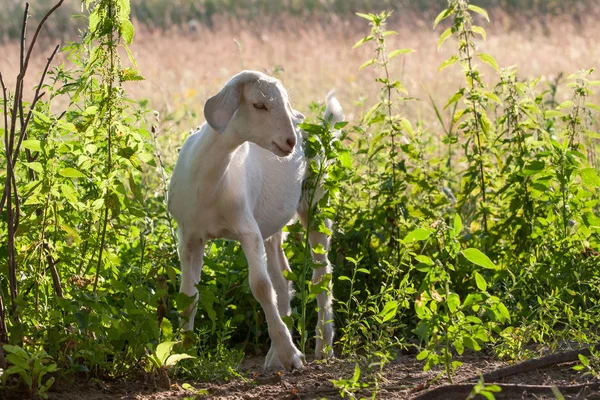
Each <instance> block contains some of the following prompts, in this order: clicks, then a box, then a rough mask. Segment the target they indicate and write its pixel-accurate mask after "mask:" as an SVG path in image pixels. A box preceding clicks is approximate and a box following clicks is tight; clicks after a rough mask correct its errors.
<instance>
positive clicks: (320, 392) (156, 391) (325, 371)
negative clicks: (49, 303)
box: [5, 355, 600, 400]
mask: <svg viewBox="0 0 600 400" xmlns="http://www.w3.org/2000/svg"><path fill="white" fill-rule="evenodd" d="M460 361H462V362H463V363H464V365H463V366H461V367H459V368H458V370H457V372H456V375H455V377H454V383H461V382H466V381H467V380H468V379H469V378H471V377H473V376H477V375H478V374H480V373H486V372H490V371H493V370H496V369H498V368H501V367H504V366H506V365H507V364H506V363H502V362H499V361H494V360H491V359H485V358H482V357H481V356H480V355H479V356H478V357H474V356H468V357H463V358H462V359H460ZM262 362H263V360H262V358H249V359H246V360H245V361H244V362H243V364H242V370H243V373H242V374H243V375H244V376H245V378H244V379H235V380H232V381H231V382H226V383H205V382H204V383H201V382H187V383H188V384H190V385H191V386H192V387H193V388H195V389H196V390H203V391H205V393H208V394H203V395H200V394H198V393H199V392H194V391H192V390H184V389H182V387H181V385H183V384H184V382H173V383H172V384H171V389H170V390H163V389H160V388H159V386H160V385H159V384H158V381H157V379H154V378H147V379H146V380H144V381H141V380H138V381H134V382H131V381H118V382H111V383H106V382H101V381H96V380H89V381H87V382H85V383H84V382H82V383H74V382H70V383H63V384H60V385H56V387H55V388H53V391H52V392H51V393H49V399H64V400H81V399H86V400H97V399H111V400H114V399H139V400H165V399H205V398H208V399H222V400H233V399H241V400H259V399H260V400H267V399H276V400H279V399H282V400H299V399H302V400H307V399H340V398H342V397H341V396H340V391H339V389H336V388H335V387H334V386H333V384H332V383H331V381H330V380H332V379H335V380H337V379H350V378H352V376H353V373H354V366H355V363H354V362H350V361H344V360H334V361H332V362H330V363H328V364H323V363H317V362H310V363H308V364H307V365H306V366H305V368H304V369H303V370H301V371H293V372H289V373H288V372H269V373H265V372H262V368H261V365H262ZM573 365H574V364H572V363H565V364H561V365H557V366H554V367H551V368H547V369H542V370H535V371H530V372H528V373H524V374H519V375H515V376H512V377H510V378H505V379H504V380H500V381H499V382H502V383H513V384H517V383H518V384H529V385H557V386H564V385H574V384H581V383H586V382H590V381H591V380H592V378H591V377H589V376H583V375H582V374H581V373H577V372H575V371H573V369H572V367H573ZM361 370H362V375H361V381H362V382H367V383H370V385H369V386H370V387H369V388H368V389H365V390H362V391H360V392H358V393H356V394H355V395H356V398H357V399H360V398H369V399H370V398H371V397H372V395H373V392H372V390H373V388H374V385H373V381H372V379H371V378H370V377H369V376H368V373H367V370H368V367H367V366H363V367H362V368H361ZM439 372H440V370H437V371H428V372H423V363H422V362H419V361H416V360H415V357H414V355H403V356H400V357H399V358H398V359H397V360H394V361H392V362H391V363H389V364H388V365H386V367H385V370H384V378H383V379H381V380H380V381H379V388H380V390H379V392H378V394H377V396H376V398H377V399H412V398H415V397H416V396H418V395H421V394H423V393H425V392H426V391H427V390H431V389H432V388H435V387H438V386H443V385H447V382H446V380H445V379H444V378H440V379H439V380H437V381H436V382H434V383H433V384H431V386H430V387H428V388H427V389H425V387H426V385H427V384H428V383H429V382H430V381H431V380H432V379H433V378H435V376H436V375H437V374H438V373H439ZM519 390H520V389H519ZM15 396H17V397H10V396H6V397H5V398H9V399H10V398H22V397H20V396H18V395H17V394H15ZM466 397H467V396H464V395H455V394H452V393H451V392H450V391H448V392H446V391H444V392H442V395H438V396H433V397H429V398H431V399H433V398H436V399H450V400H451V399H465V398H466ZM345 398H348V395H346V397H345ZM475 398H477V399H483V397H482V396H478V397H475ZM518 398H521V399H553V398H556V397H555V396H554V395H552V394H551V393H549V394H548V395H541V394H536V395H533V394H531V393H528V392H527V390H522V391H521V390H520V391H519V395H515V394H514V393H512V394H505V395H502V394H500V393H497V394H496V399H518ZM564 398H565V399H600V393H599V392H591V391H587V392H580V393H576V394H571V395H566V394H565V396H564Z"/></svg>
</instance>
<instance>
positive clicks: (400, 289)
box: [335, 0, 600, 379]
mask: <svg viewBox="0 0 600 400" xmlns="http://www.w3.org/2000/svg"><path fill="white" fill-rule="evenodd" d="M359 16H360V17H362V18H365V19H367V20H368V21H369V23H370V25H371V32H370V34H369V35H367V36H366V37H364V38H363V39H361V40H360V41H359V42H358V43H357V44H356V46H361V45H363V44H368V43H373V44H374V51H375V55H376V56H375V57H374V58H372V59H370V60H368V61H367V62H366V63H364V64H363V66H362V67H361V69H362V68H365V67H368V66H371V67H374V68H376V70H377V71H381V75H380V77H379V78H377V82H378V83H379V84H381V87H382V94H381V97H380V101H379V102H377V103H375V104H374V105H373V106H372V107H370V108H367V109H366V111H365V113H364V115H363V116H362V118H361V120H360V122H359V123H358V124H357V125H356V126H353V127H352V129H351V132H350V134H349V135H348V138H349V139H350V140H351V141H352V145H351V146H352V147H351V151H352V152H353V153H355V154H356V158H355V171H354V173H353V174H352V176H351V179H350V180H349V181H347V183H346V184H345V185H343V186H342V188H341V190H340V193H341V194H342V197H343V199H344V202H343V205H342V206H341V207H340V209H339V210H338V221H340V222H339V224H340V227H339V230H338V232H336V235H335V239H336V245H337V246H338V263H337V269H336V271H339V273H340V275H341V276H340V277H339V280H340V283H339V284H338V285H337V286H336V291H337V292H338V293H336V299H338V310H337V312H338V316H339V318H340V320H341V322H342V323H341V324H339V325H341V326H342V328H341V329H340V332H341V336H340V339H339V342H340V345H341V347H342V352H343V354H348V355H356V354H357V350H358V349H363V348H364V349H367V348H368V346H369V344H372V343H376V346H377V347H378V348H379V349H388V350H389V349H394V348H395V349H397V348H398V346H400V347H401V346H402V345H406V343H407V342H408V343H410V342H413V343H415V344H416V343H418V347H420V348H421V351H420V353H419V356H418V358H419V359H423V360H426V363H425V368H426V369H429V368H433V367H435V366H436V365H438V364H442V365H444V367H445V368H444V372H445V373H446V375H447V376H448V378H449V379H451V376H452V374H453V372H454V370H455V369H456V368H457V367H458V366H459V365H460V362H459V361H458V360H456V355H460V354H462V353H463V351H464V350H465V349H471V350H473V351H479V350H481V349H483V348H484V347H485V346H490V345H492V344H493V345H494V349H495V350H496V351H497V353H498V354H499V355H500V356H502V357H510V358H519V357H524V356H526V355H527V350H526V349H525V347H524V346H525V345H527V344H531V343H546V344H551V345H552V344H553V343H558V341H559V340H561V339H567V338H568V339H569V340H577V341H579V342H583V343H587V342H592V341H593V340H594V339H593V338H594V337H596V335H595V334H594V333H593V331H592V330H590V329H589V326H590V325H589V323H590V321H595V320H597V318H598V314H597V312H596V311H595V308H593V307H594V305H595V304H596V303H597V301H596V300H595V299H597V296H598V290H599V285H598V283H597V282H598V273H597V271H595V270H593V268H592V269H590V268H591V265H597V263H598V254H597V250H595V249H597V248H598V240H599V238H598V235H599V233H600V232H599V228H598V227H599V226H600V224H599V223H598V222H599V220H598V217H597V215H598V187H599V184H600V180H598V172H597V168H598V166H597V164H596V161H595V154H596V153H595V150H596V148H597V139H598V134H597V123H595V122H594V117H595V113H596V112H597V111H598V109H599V108H598V106H597V105H595V104H593V103H592V102H590V98H591V97H592V96H593V92H592V89H593V87H594V86H596V85H598V84H599V82H598V81H594V80H592V79H591V78H590V76H591V75H592V74H593V71H592V70H588V71H581V72H579V73H576V74H574V75H572V76H570V77H569V83H568V86H569V87H570V88H571V89H572V95H571V100H567V101H565V102H563V103H560V102H557V101H556V99H557V98H558V95H557V91H558V88H559V79H557V80H556V81H555V82H552V83H551V84H550V89H548V90H541V89H539V86H540V79H534V80H530V81H522V80H521V79H519V76H518V70H517V69H516V68H500V66H499V65H498V63H497V61H496V60H495V59H494V58H493V57H492V56H491V55H488V54H485V53H481V52H478V51H477V48H478V46H477V45H476V41H478V40H480V39H484V40H485V39H486V36H487V33H486V31H485V29H484V28H483V27H481V26H479V25H476V23H475V21H476V20H477V19H482V20H489V17H488V14H487V12H486V11H485V10H483V9H481V8H480V7H477V6H475V5H472V4H470V3H469V2H468V1H464V0H449V1H448V7H447V8H446V9H445V10H443V11H442V12H441V13H440V14H439V16H438V17H437V18H436V21H435V23H434V25H436V26H437V25H438V24H440V23H447V22H449V23H450V26H449V27H448V28H447V29H446V30H444V31H443V33H442V34H441V36H440V40H439V42H438V45H439V46H440V47H441V46H442V45H448V41H449V40H450V39H451V38H452V37H453V38H454V41H455V43H456V46H457V47H456V48H457V53H456V54H455V55H453V56H452V57H450V58H449V59H448V60H446V61H443V62H442V63H441V65H440V67H439V71H440V73H442V72H443V70H444V69H446V68H451V67H452V68H453V67H457V66H460V67H461V68H462V71H463V75H464V78H465V86H464V87H463V88H460V89H459V90H458V91H457V92H456V93H455V94H454V95H452V96H451V97H450V98H449V99H448V100H447V101H446V102H445V107H444V108H443V109H439V108H438V107H437V106H436V104H435V101H434V99H433V98H431V96H430V99H431V102H432V107H433V109H434V111H435V113H436V116H437V118H438V120H439V122H440V123H441V125H442V126H443V127H444V132H443V135H442V136H441V137H440V139H441V141H442V143H443V144H444V145H446V146H447V151H446V149H443V150H442V151H440V149H439V148H438V147H437V142H436V140H437V139H435V135H434V133H433V132H427V131H426V130H425V128H424V124H422V123H421V122H417V123H416V124H413V123H410V122H409V121H408V120H407V119H406V118H404V117H402V116H401V115H398V114H397V111H396V110H397V109H398V106H399V105H401V104H402V103H403V102H405V101H409V100H411V99H410V97H408V95H407V94H406V92H405V90H404V88H403V86H402V84H401V83H400V82H398V81H395V80H393V79H392V78H391V77H390V69H389V68H388V66H389V64H390V62H391V60H392V59H393V58H394V57H392V56H396V55H400V54H407V53H409V52H410V51H408V50H397V51H392V52H388V51H387V50H386V37H388V36H390V35H393V34H394V32H393V31H389V30H386V28H385V23H386V20H387V18H388V16H389V13H387V12H384V13H381V14H359ZM408 59H409V58H408ZM484 70H485V71H491V72H492V73H493V74H494V75H493V76H492V78H496V80H497V83H496V84H493V85H489V86H488V84H487V83H486V82H488V81H489V80H490V79H484V75H483V72H482V71H484ZM496 74H497V75H496ZM492 80H493V79H492ZM447 113H448V114H449V119H450V122H449V123H445V122H444V120H445V119H446V118H448V116H446V114H447ZM432 138H433V139H432ZM458 146H460V149H462V151H459V150H460V149H459V147H458ZM440 154H441V156H440ZM459 165H466V168H462V169H459V168H457V166H459ZM357 186H359V187H361V190H360V191H357V190H355V188H356V187H357ZM340 256H341V257H340ZM340 258H341V260H340ZM344 261H345V262H344ZM346 282H347V283H346ZM561 288H566V290H562V289H561ZM386 307H387V308H386ZM590 307H592V308H593V309H591V310H590ZM386 309H387V310H388V311H390V314H387V313H383V314H382V311H383V310H386ZM586 309H587V310H588V311H590V312H588V313H587V314H586V312H585V310H586ZM384 315H385V317H384ZM415 319H416V320H417V321H418V323H417V325H416V327H415V326H414V321H415ZM375 325H377V326H378V327H380V326H381V327H385V329H381V330H379V331H385V332H388V335H389V336H386V337H385V338H383V337H381V338H373V332H374V331H376V330H375V329H372V328H373V326H375ZM390 339H391V340H390ZM390 343H393V345H391V346H390V345H389V344H390ZM444 372H442V373H440V374H443V373H444Z"/></svg>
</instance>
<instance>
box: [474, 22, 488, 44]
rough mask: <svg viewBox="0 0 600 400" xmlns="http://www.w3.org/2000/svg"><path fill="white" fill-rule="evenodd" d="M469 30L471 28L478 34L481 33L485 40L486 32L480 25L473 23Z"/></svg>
mask: <svg viewBox="0 0 600 400" xmlns="http://www.w3.org/2000/svg"><path fill="white" fill-rule="evenodd" d="M471 30H472V31H473V32H475V33H478V34H480V35H481V37H482V38H483V40H486V39H487V34H486V32H485V29H483V27H481V26H477V25H473V26H472V27H471Z"/></svg>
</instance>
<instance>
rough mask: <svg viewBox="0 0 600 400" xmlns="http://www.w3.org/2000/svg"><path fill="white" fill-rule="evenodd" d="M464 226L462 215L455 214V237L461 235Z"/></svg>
mask: <svg viewBox="0 0 600 400" xmlns="http://www.w3.org/2000/svg"><path fill="white" fill-rule="evenodd" d="M462 228H463V224H462V220H461V219H460V215H458V214H456V215H455V216H454V229H453V231H454V232H453V233H454V237H458V236H459V235H460V233H461V232H462Z"/></svg>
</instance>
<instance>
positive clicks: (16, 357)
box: [2, 344, 58, 398]
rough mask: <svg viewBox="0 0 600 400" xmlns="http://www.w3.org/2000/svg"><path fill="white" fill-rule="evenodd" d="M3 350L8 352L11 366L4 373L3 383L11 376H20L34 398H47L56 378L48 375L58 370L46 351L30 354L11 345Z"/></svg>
mask: <svg viewBox="0 0 600 400" xmlns="http://www.w3.org/2000/svg"><path fill="white" fill-rule="evenodd" d="M2 348H3V349H4V351H5V352H6V360H7V361H8V362H9V363H10V364H11V365H10V366H9V367H8V368H7V369H6V370H5V371H4V374H3V376H2V380H3V382H6V378H7V377H9V376H11V375H18V376H19V377H20V378H21V380H22V381H23V382H25V384H26V385H27V388H28V389H29V392H30V393H31V394H32V395H33V396H37V397H43V398H47V397H48V394H47V393H46V392H48V390H49V389H50V388H51V387H52V385H53V384H54V377H47V376H46V375H48V374H49V373H52V372H56V371H57V370H58V368H57V366H56V363H55V362H54V361H53V360H52V358H51V357H50V356H49V355H48V354H47V353H46V352H45V351H44V350H40V351H36V352H34V353H29V352H27V351H25V350H24V349H23V348H22V347H19V346H13V345H10V344H5V345H4V346H3V347H2Z"/></svg>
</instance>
